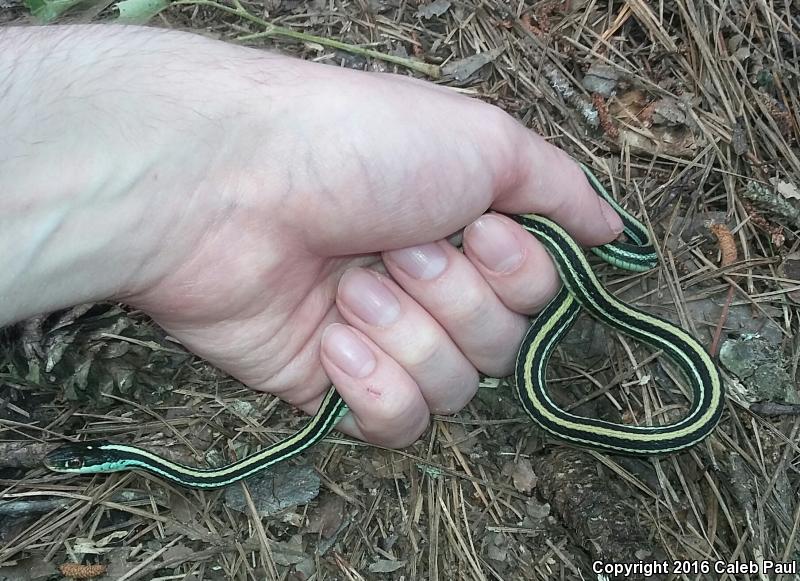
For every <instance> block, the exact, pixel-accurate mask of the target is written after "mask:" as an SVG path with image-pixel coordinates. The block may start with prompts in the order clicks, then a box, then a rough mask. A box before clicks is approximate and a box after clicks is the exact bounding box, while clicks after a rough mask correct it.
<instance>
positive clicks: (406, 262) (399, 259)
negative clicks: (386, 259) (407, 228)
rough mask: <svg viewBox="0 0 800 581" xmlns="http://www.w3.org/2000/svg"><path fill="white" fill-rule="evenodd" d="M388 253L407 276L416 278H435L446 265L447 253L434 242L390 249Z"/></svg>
mask: <svg viewBox="0 0 800 581" xmlns="http://www.w3.org/2000/svg"><path fill="white" fill-rule="evenodd" d="M388 255H389V256H390V257H391V258H392V260H394V261H395V262H396V263H397V265H398V266H399V267H400V268H402V269H403V270H404V271H405V272H406V274H408V276H410V277H412V278H416V279H418V280H431V279H433V278H436V277H437V276H439V275H440V274H442V272H444V269H445V268H446V267H447V255H446V254H445V253H444V250H442V248H441V247H440V246H439V245H438V244H437V243H435V242H433V243H430V244H423V245H422V246H413V247H411V248H403V249H402V250H392V251H391V252H389V253H388Z"/></svg>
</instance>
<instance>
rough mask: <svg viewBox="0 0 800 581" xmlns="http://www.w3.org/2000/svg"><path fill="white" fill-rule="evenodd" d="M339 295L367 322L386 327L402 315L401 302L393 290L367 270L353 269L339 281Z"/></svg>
mask: <svg viewBox="0 0 800 581" xmlns="http://www.w3.org/2000/svg"><path fill="white" fill-rule="evenodd" d="M339 296H340V297H341V298H342V300H343V301H344V302H345V303H346V304H347V306H348V307H350V310H352V311H353V313H355V315H356V316H357V317H358V318H360V319H361V320H362V321H364V322H365V323H368V324H370V325H378V326H381V327H386V326H389V325H391V324H392V323H394V322H395V321H396V320H397V319H398V317H399V316H400V302H399V301H398V300H397V298H396V297H395V296H394V294H393V293H392V291H391V290H389V288H388V287H386V285H384V284H383V282H382V281H381V280H380V279H379V278H378V276H377V275H375V274H372V273H370V272H368V271H366V270H362V269H353V270H350V271H348V272H346V273H345V275H344V276H343V277H342V280H341V282H340V283H339Z"/></svg>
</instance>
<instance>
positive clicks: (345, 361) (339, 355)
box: [322, 324, 377, 378]
mask: <svg viewBox="0 0 800 581" xmlns="http://www.w3.org/2000/svg"><path fill="white" fill-rule="evenodd" d="M322 339H323V340H322V350H323V351H324V352H325V355H327V356H328V357H329V358H330V360H331V361H332V362H333V363H334V365H336V367H338V368H339V369H341V370H342V371H344V372H345V373H346V374H347V375H349V376H351V377H355V378H362V377H366V376H367V375H369V374H370V373H372V371H373V370H374V369H375V365H376V363H377V362H376V361H375V356H374V355H373V354H372V350H371V349H370V348H369V347H367V346H366V345H365V344H364V342H363V341H362V340H361V339H360V338H359V337H358V335H356V334H355V333H353V331H351V330H350V329H348V328H347V327H345V326H344V325H338V324H334V325H331V326H330V327H328V328H327V329H325V333H324V334H323V336H322Z"/></svg>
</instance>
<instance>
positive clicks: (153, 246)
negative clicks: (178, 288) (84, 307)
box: [0, 27, 202, 325]
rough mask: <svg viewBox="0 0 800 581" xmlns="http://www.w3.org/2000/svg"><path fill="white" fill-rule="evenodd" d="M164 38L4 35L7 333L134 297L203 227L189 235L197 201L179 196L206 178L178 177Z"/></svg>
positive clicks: (2, 206) (0, 172) (0, 292)
mask: <svg viewBox="0 0 800 581" xmlns="http://www.w3.org/2000/svg"><path fill="white" fill-rule="evenodd" d="M120 34H124V35H125V37H126V38H124V39H123V40H122V41H121V40H120V38H119V35H120ZM115 35H116V36H115ZM169 42H171V39H169V38H167V39H165V38H164V36H163V35H160V34H159V33H158V32H157V31H149V30H145V29H119V28H115V29H109V31H108V33H105V31H102V30H100V29H98V28H95V27H92V28H78V27H74V28H57V27H46V28H8V29H0V126H2V127H3V130H2V134H1V135H0V273H2V276H0V325H4V324H8V323H10V322H13V321H16V320H19V319H21V318H24V317H26V316H30V315H32V314H36V313H40V312H47V311H50V310H53V309H56V308H60V307H64V306H68V305H72V304H78V303H82V302H88V301H94V300H100V299H104V298H109V297H120V296H125V295H126V294H129V293H132V292H137V291H138V290H139V289H140V288H142V287H143V286H146V285H147V284H149V283H151V282H152V281H153V280H154V279H156V278H157V277H158V276H159V275H160V273H161V272H163V271H164V269H165V268H167V267H168V265H169V264H170V263H171V262H174V261H175V260H176V258H175V256H176V251H177V252H178V253H179V252H180V251H181V248H182V247H183V248H184V249H185V246H186V245H188V244H191V242H192V241H191V240H187V239H186V238H187V237H188V238H191V236H192V235H196V232H198V231H199V229H198V228H197V224H193V226H192V228H191V229H192V234H190V233H189V232H186V229H187V228H188V226H187V225H186V222H187V220H186V219H185V218H186V215H187V210H190V209H191V203H192V201H191V200H188V199H175V197H174V196H170V192H171V190H173V185H174V184H175V182H176V181H177V180H178V179H183V180H186V181H191V180H193V179H195V180H198V181H200V180H201V179H202V178H201V176H198V175H188V176H181V177H180V178H179V176H178V175H175V174H176V172H175V171H174V170H171V169H170V168H175V167H179V166H180V165H181V164H180V163H179V162H180V157H181V156H182V155H185V156H189V155H191V147H190V146H189V145H190V144H189V141H188V140H184V141H185V143H186V144H187V148H186V150H185V151H183V152H181V151H175V150H174V144H175V143H176V142H178V141H179V139H176V136H175V135H174V133H175V132H176V131H180V127H181V124H180V119H181V118H182V117H185V113H182V111H181V110H182V105H181V103H180V99H178V98H173V96H171V95H169V94H165V93H164V92H162V91H161V90H160V89H159V84H160V83H161V81H162V80H163V79H160V78H159V77H161V76H163V75H169V74H175V71H172V70H170V66H169V60H168V58H167V59H165V58H164V56H167V57H168V56H169V55H170V54H174V53H175V52H176V50H177V49H174V48H173V50H170V47H169ZM191 48H192V47H191V44H190V46H188V47H186V49H187V50H191ZM159 52H161V53H162V54H161V55H159ZM159 56H160V57H161V58H158V57H159ZM161 66H163V67H164V68H163V69H161V68H160V67H161ZM174 80H175V79H174V78H173V79H172V81H173V83H172V86H175V82H174ZM187 105H188V106H189V107H191V106H192V102H191V98H187V99H186V100H185V101H184V102H183V106H187ZM201 114H202V112H201ZM168 120H171V121H172V123H169V122H167V121H168ZM175 121H178V123H177V127H178V129H176V123H175ZM165 157H170V159H171V162H170V163H169V164H163V163H162V162H163V160H164V158H165ZM176 161H177V162H178V163H176ZM165 167H166V169H165ZM184 189H185V188H184ZM165 249H166V250H167V251H165Z"/></svg>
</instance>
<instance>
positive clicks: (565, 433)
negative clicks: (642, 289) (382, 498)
mask: <svg viewBox="0 0 800 581" xmlns="http://www.w3.org/2000/svg"><path fill="white" fill-rule="evenodd" d="M578 165H579V166H580V167H581V169H582V170H583V172H584V174H585V176H586V178H587V180H588V182H589V184H590V185H591V187H592V188H593V189H594V191H595V192H596V193H597V194H598V195H599V196H600V197H602V198H603V199H605V200H606V201H607V202H608V203H609V204H610V205H611V206H612V208H613V209H614V210H615V211H616V212H617V214H618V215H619V216H620V218H621V220H622V223H623V227H624V229H623V232H624V234H625V239H624V240H623V239H620V237H618V238H617V239H616V240H614V241H612V242H610V243H607V244H602V245H598V246H594V247H592V248H591V251H592V252H593V253H594V254H595V255H597V256H599V257H600V258H601V259H602V260H603V261H605V262H606V263H608V264H610V265H612V266H615V267H617V268H620V269H623V270H627V271H631V272H646V271H648V270H651V269H652V268H654V267H655V266H656V265H657V263H658V254H657V252H656V249H655V247H654V245H653V243H652V242H651V238H650V235H649V231H648V230H647V228H646V227H645V226H644V225H643V224H642V223H641V222H640V221H639V220H637V219H636V218H634V216H633V215H632V214H631V213H629V212H628V211H627V210H625V209H624V208H623V207H622V206H621V205H620V204H619V203H617V202H616V201H615V200H614V199H613V197H612V196H611V195H610V194H609V193H608V192H607V190H606V189H605V188H604V187H603V185H602V184H601V183H600V181H599V180H598V179H597V177H596V176H595V175H594V174H593V173H592V172H591V170H590V169H589V168H588V167H587V166H586V165H584V164H582V163H578ZM504 215H507V216H508V217H510V218H511V219H512V220H514V221H515V222H516V223H518V224H519V225H520V226H522V228H524V229H525V230H526V231H527V232H529V233H530V234H532V235H533V236H534V237H535V238H536V239H537V240H539V241H540V242H541V243H542V244H543V245H544V247H545V249H546V250H547V252H548V254H549V255H550V256H551V258H552V259H553V261H554V262H555V265H556V268H557V271H558V273H559V277H560V279H561V282H562V284H561V287H560V290H559V291H558V292H557V293H556V295H555V296H554V297H553V298H552V299H551V300H550V301H549V302H548V303H547V304H546V306H545V307H544V308H543V309H542V310H540V311H539V312H538V313H537V314H536V315H535V317H533V318H532V320H531V324H530V326H529V328H528V330H527V332H526V333H525V335H524V338H523V340H522V343H521V344H520V347H519V350H518V353H517V358H516V363H515V369H514V378H515V380H516V381H515V385H516V394H517V399H519V401H520V403H521V405H522V407H523V409H524V410H525V412H526V413H527V415H528V416H529V417H530V418H531V419H532V420H533V421H534V422H535V423H536V424H538V426H539V427H541V428H542V429H543V430H544V431H545V432H546V433H548V434H550V435H552V436H553V437H555V438H556V439H558V440H561V441H563V442H565V443H566V444H568V445H569V444H571V445H575V446H577V447H582V448H588V449H593V450H596V451H599V452H605V453H608V454H620V455H629V456H640V457H642V456H658V455H663V454H669V453H675V452H679V451H682V450H686V449H688V448H690V447H692V446H694V445H696V444H698V443H699V442H701V441H703V440H704V439H705V438H706V437H707V436H709V434H711V433H712V432H713V430H714V429H715V428H716V426H717V424H718V423H719V420H720V418H721V416H722V411H723V405H724V389H723V384H722V380H721V377H720V372H719V369H718V367H717V365H716V364H715V362H714V360H713V359H712V357H711V356H710V355H709V353H708V352H707V351H706V350H705V349H704V348H703V347H702V346H701V345H700V344H699V342H698V341H697V340H696V339H695V338H694V337H692V336H691V335H690V334H689V333H688V332H687V331H685V330H684V329H682V328H680V327H678V326H676V325H675V324H673V323H671V322H669V321H667V320H666V319H664V318H661V317H658V316H654V315H651V314H648V313H646V312H645V311H643V310H641V309H638V308H636V307H633V306H631V305H629V304H626V303H625V302H623V301H621V300H619V299H618V298H616V297H615V296H614V295H613V294H612V293H611V292H609V291H608V290H607V289H606V288H605V287H604V286H603V285H602V283H601V282H600V281H599V280H598V278H597V276H596V275H595V274H594V272H593V270H592V267H591V264H590V262H589V260H588V258H587V256H586V253H585V252H584V250H583V249H582V248H581V246H580V245H579V244H578V243H577V242H576V241H575V240H574V239H573V238H572V237H571V236H570V235H569V234H568V233H567V231H566V230H564V228H562V227H561V226H560V225H558V224H557V223H556V222H554V221H553V220H551V219H549V218H546V217H544V216H540V215H537V214H504ZM581 311H586V312H588V314H589V315H591V316H592V317H594V318H595V319H596V320H598V321H599V322H600V323H602V324H604V325H607V326H608V327H610V328H613V329H616V330H617V331H619V332H621V333H623V334H625V335H628V336H630V337H632V338H634V339H637V340H639V341H641V342H643V343H645V344H648V345H650V346H651V347H653V348H655V349H657V350H660V352H661V353H663V354H664V355H666V356H667V357H668V358H669V359H671V360H672V362H673V363H674V364H675V365H676V366H677V367H678V368H679V369H680V370H681V371H682V372H683V374H684V375H685V377H686V379H687V381H688V384H689V385H690V386H691V394H692V401H691V404H690V406H689V409H688V410H687V412H686V413H685V415H684V416H683V418H682V419H680V420H677V421H674V422H672V423H665V424H660V425H639V424H632V423H631V424H619V423H614V422H609V421H605V420H600V419H594V418H589V417H585V416H580V415H576V414H574V413H571V412H568V411H565V410H564V409H562V408H561V407H559V406H558V405H557V404H556V403H555V402H554V401H553V400H552V399H551V397H550V396H549V394H548V390H547V382H546V369H547V365H548V363H549V361H550V358H551V355H552V353H553V351H554V350H555V348H556V347H557V346H558V344H559V342H560V341H561V340H562V339H563V338H564V336H565V335H566V334H567V333H568V331H569V330H570V329H571V328H572V326H573V324H574V322H575V321H576V319H577V318H578V315H580V313H581ZM348 411H349V410H348V407H347V405H346V403H345V402H344V400H343V399H342V398H341V396H340V395H339V393H338V392H337V390H336V386H335V385H331V386H330V387H329V388H328V391H327V392H326V393H325V395H324V397H323V398H322V401H321V404H320V406H319V408H318V409H317V411H316V413H315V414H314V415H313V416H312V417H311V418H310V419H309V420H308V422H307V423H306V424H305V425H304V426H302V427H301V428H300V429H299V430H298V431H297V432H295V433H293V434H291V435H290V436H288V437H286V438H284V439H283V440H280V441H278V442H277V443H274V444H272V445H270V446H268V447H266V448H264V449H262V450H260V451H257V452H254V453H252V454H250V455H248V456H246V457H244V458H242V459H240V460H238V461H235V462H232V463H230V464H227V465H224V466H220V467H211V468H198V467H193V466H187V465H185V464H181V463H178V462H174V461H172V460H169V459H167V458H165V457H163V456H161V455H158V454H155V453H153V452H150V451H148V450H146V449H143V448H141V447H138V446H131V445H126V444H121V443H113V442H108V441H103V440H96V441H80V442H70V443H67V444H63V445H61V446H59V447H57V448H56V449H55V450H53V451H51V452H50V453H48V454H47V455H46V457H45V460H44V465H45V467H46V468H48V469H49V470H52V471H54V472H61V473H71V474H79V475H80V474H98V473H110V472H120V471H124V470H143V471H147V472H150V473H152V474H155V475H157V476H158V477H161V478H164V479H166V480H167V481H170V482H172V483H174V484H177V485H180V486H183V487H187V488H193V489H215V488H220V487H224V486H229V485H231V484H234V483H236V482H239V481H241V480H243V479H245V478H248V477H250V476H253V475H254V474H256V473H259V472H261V471H262V470H265V469H267V468H269V467H271V466H274V465H276V464H278V463H280V462H285V461H287V460H289V459H290V458H293V457H295V456H297V455H299V454H301V453H303V452H304V451H306V450H308V449H309V448H310V447H312V446H314V445H315V444H317V443H318V442H320V441H321V440H323V439H324V438H325V437H326V436H327V435H328V434H330V432H331V431H332V430H333V429H334V428H335V427H336V425H337V424H338V423H339V422H340V421H341V419H342V418H343V417H344V416H345V415H347V413H348ZM651 423H652V422H651Z"/></svg>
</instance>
